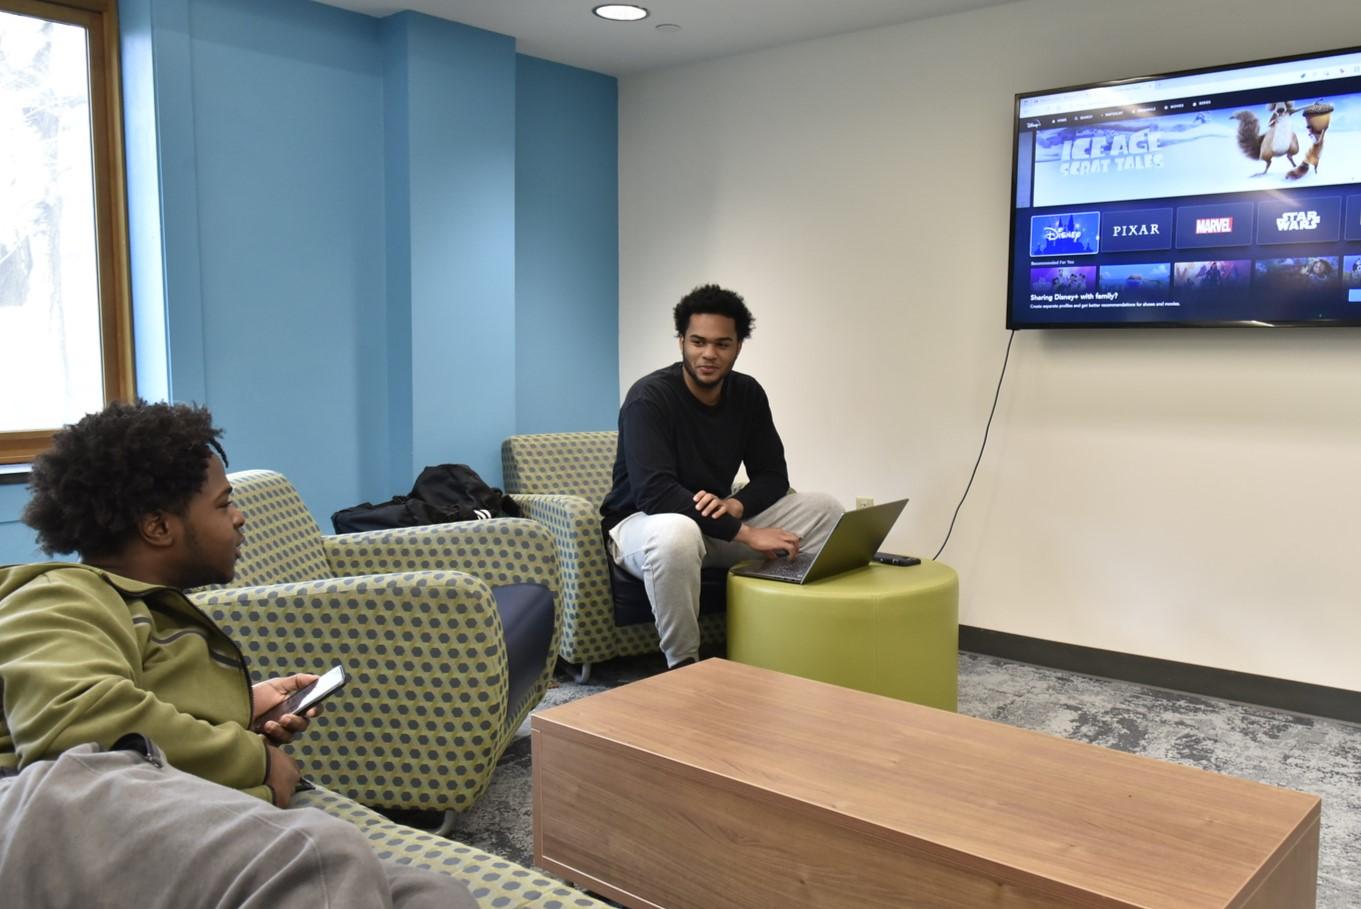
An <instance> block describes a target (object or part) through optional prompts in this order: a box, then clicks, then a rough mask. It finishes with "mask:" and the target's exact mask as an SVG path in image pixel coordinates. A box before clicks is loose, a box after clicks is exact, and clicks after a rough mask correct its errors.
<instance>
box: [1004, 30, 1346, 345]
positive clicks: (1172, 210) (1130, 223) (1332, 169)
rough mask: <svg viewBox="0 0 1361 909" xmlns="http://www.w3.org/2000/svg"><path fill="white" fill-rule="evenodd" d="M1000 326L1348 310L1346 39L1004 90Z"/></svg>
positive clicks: (1291, 318)
mask: <svg viewBox="0 0 1361 909" xmlns="http://www.w3.org/2000/svg"><path fill="white" fill-rule="evenodd" d="M1014 181H1015V182H1014V187H1013V189H1014V191H1013V193H1012V200H1013V202H1012V219H1011V256H1010V269H1009V276H1008V294H1007V327H1008V328H1078V327H1083V328H1091V327H1154V326H1182V325H1361V48H1352V49H1347V50H1337V51H1327V52H1324V53H1318V54H1311V55H1308V56H1301V57H1290V58H1280V59H1276V60H1267V61H1258V62H1255V63H1245V64H1240V65H1235V66H1224V67H1216V68H1213V69H1205V70H1197V71H1194V72H1185V73H1173V74H1169V75H1162V76H1150V77H1146V78H1139V79H1131V80H1123V81H1119V82H1109V83H1102V84H1095V85H1087V86H1077V87H1072V88H1064V89H1055V90H1051V91H1045V92H1035V93H1026V94H1020V95H1017V96H1016V143H1015V154H1014Z"/></svg>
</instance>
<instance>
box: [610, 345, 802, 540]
mask: <svg viewBox="0 0 1361 909" xmlns="http://www.w3.org/2000/svg"><path fill="white" fill-rule="evenodd" d="M742 464H745V465H746V468H747V479H748V483H747V485H746V486H744V487H742V489H741V490H740V491H739V492H738V493H737V494H736V496H734V498H736V499H738V500H739V501H741V503H742V507H743V513H744V514H745V515H755V514H759V513H761V512H762V511H765V510H766V509H767V508H769V507H770V506H771V505H773V504H774V503H775V502H776V501H778V500H779V498H780V497H781V496H783V495H784V494H785V493H786V492H788V491H789V470H788V468H787V467H786V466H785V461H784V443H783V442H781V441H780V434H779V433H778V432H776V431H775V421H774V419H773V418H772V417H771V415H770V401H769V400H767V398H766V393H765V390H764V389H763V388H761V385H760V383H758V382H757V381H756V380H755V379H753V378H752V377H751V376H748V375H744V374H742V373H739V372H732V373H729V374H728V377H727V378H726V379H725V380H724V382H723V392H722V394H721V395H720V397H719V399H718V403H717V404H714V405H713V406H709V405H707V404H704V403H702V402H701V401H700V400H699V399H698V398H696V397H695V396H694V395H693V394H691V393H690V390H689V389H688V388H686V387H685V379H684V377H683V376H682V374H681V364H680V363H673V364H672V365H670V366H666V367H663V368H662V369H659V370H657V371H656V372H653V373H649V374H648V375H646V376H643V377H642V378H641V379H639V380H638V381H637V382H635V383H633V387H632V388H630V389H629V393H628V395H626V396H625V398H624V404H623V406H622V407H620V408H619V449H618V452H617V453H616V454H615V458H614V488H613V489H611V490H610V494H609V495H607V496H606V497H605V501H604V503H603V504H602V505H601V506H600V513H601V515H602V516H603V518H604V526H605V528H606V529H607V530H608V529H609V528H611V527H613V526H614V525H615V524H618V523H619V522H620V521H622V520H623V519H624V518H626V517H628V516H629V515H631V514H633V513H634V512H637V511H641V512H643V513H644V514H668V513H670V514H683V515H686V516H687V517H690V518H692V519H694V521H695V522H696V523H698V524H699V527H700V530H702V531H703V532H704V533H705V534H706V535H708V536H711V537H716V538H717V539H720V540H731V539H732V538H733V537H735V536H736V535H737V532H738V530H740V529H741V527H742V522H741V521H740V520H738V519H737V518H735V517H733V516H731V515H722V516H720V517H717V518H706V517H704V516H702V515H701V514H700V513H699V512H698V511H696V510H695V503H694V495H695V493H696V492H698V491H699V490H701V489H703V490H705V491H706V492H711V493H713V494H714V495H717V496H719V497H720V498H724V497H726V496H727V494H728V491H729V490H731V489H732V483H733V479H734V478H735V477H736V476H737V468H738V467H739V466H740V465H742Z"/></svg>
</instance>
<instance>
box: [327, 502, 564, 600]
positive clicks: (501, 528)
mask: <svg viewBox="0 0 1361 909" xmlns="http://www.w3.org/2000/svg"><path fill="white" fill-rule="evenodd" d="M516 501H517V502H518V501H519V499H518V498H517V499H516ZM321 542H322V547H323V549H324V550H325V553H326V561H327V562H328V563H329V564H330V566H331V570H332V571H333V572H335V574H337V575H339V576H342V577H346V576H351V575H362V574H374V573H376V572H406V571H426V570H431V569H437V570H441V571H463V572H467V573H468V574H471V575H473V576H475V577H478V578H481V579H482V580H483V581H485V582H486V583H487V584H489V585H491V586H493V587H495V586H498V585H501V584H543V585H544V586H545V587H547V588H548V589H549V590H551V591H552V592H553V597H554V599H557V598H558V597H559V596H560V595H561V593H562V579H561V577H560V575H559V573H558V561H557V556H556V554H555V551H554V546H553V537H552V535H551V534H549V533H548V532H547V531H546V530H545V529H544V528H543V527H542V526H540V525H539V524H536V523H535V522H534V521H531V520H528V519H525V518H492V519H491V520H489V521H459V522H456V523H452V524H428V525H425V526H422V527H399V528H396V529H393V530H370V531H367V532H365V533H343V534H331V535H329V536H324V537H322V538H321Z"/></svg>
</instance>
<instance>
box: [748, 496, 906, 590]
mask: <svg viewBox="0 0 1361 909" xmlns="http://www.w3.org/2000/svg"><path fill="white" fill-rule="evenodd" d="M906 504H907V499H899V500H898V501H896V502H885V503H884V504H882V505H872V506H870V507H869V508H857V509H856V510H854V511H848V512H846V513H845V514H843V515H842V516H841V517H840V519H838V520H837V522H836V526H835V527H833V528H832V533H831V536H829V537H827V543H826V545H824V546H823V547H822V549H821V550H819V551H818V553H817V554H816V555H808V554H805V553H802V552H801V553H799V554H798V555H797V556H795V557H794V558H792V559H768V560H767V561H764V562H757V563H751V562H748V563H746V564H745V565H743V566H742V567H739V568H734V569H733V572H732V573H733V574H740V575H742V576H743V577H747V578H765V579H766V580H769V581H788V582H789V583H791V584H807V583H809V582H810V581H820V580H822V579H823V578H830V577H832V576H833V575H838V574H841V573H842V572H846V571H850V570H851V569H853V568H863V567H865V566H866V565H868V564H869V563H870V559H872V558H874V554H875V553H876V552H878V551H879V547H880V546H882V545H883V543H884V540H885V539H886V538H887V537H888V532H889V531H890V530H891V529H892V528H893V523H894V522H895V521H897V520H898V515H900V514H902V513H903V506H905V505H906Z"/></svg>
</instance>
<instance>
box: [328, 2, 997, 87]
mask: <svg viewBox="0 0 1361 909" xmlns="http://www.w3.org/2000/svg"><path fill="white" fill-rule="evenodd" d="M317 2H319V3H326V4H328V5H330V6H339V7H342V8H343V9H348V10H354V11H355V12H360V13H367V14H369V15H371V16H387V15H390V14H392V13H397V12H401V11H403V10H414V11H416V12H421V13H427V14H429V15H431V16H438V17H440V18H443V19H451V20H453V21H454V22H462V23H463V24H465V25H472V26H476V27H477V28H484V29H487V30H489V31H493V32H500V33H501V34H503V35H510V36H512V37H514V38H515V39H516V47H517V49H518V50H519V52H520V53H522V54H528V55H530V56H533V57H542V58H544V59H547V60H553V61H555V62H557V63H566V64H569V65H571V66H579V67H581V68H583V69H589V70H595V71H596V72H601V73H608V74H610V75H613V76H626V75H631V74H633V73H640V72H643V71H645V70H650V69H659V68H661V67H664V66H675V65H676V64H680V63H691V62H694V61H696V60H706V59H711V58H714V57H726V56H728V55H730V54H739V53H742V52H744V51H750V50H758V49H761V48H766V47H779V46H780V45H784V44H792V43H794V42H796V41H806V40H808V39H811V38H821V37H825V36H827V35H839V34H844V33H846V32H853V31H859V30H860V29H865V28H876V27H878V26H881V25H892V24H896V23H899V22H908V21H910V20H913V19H927V18H930V17H932V16H941V15H946V14H948V13H957V12H962V11H964V10H971V9H979V8H981V7H985V6H1000V5H1001V4H1003V3H1009V2H1015V0H634V2H636V3H637V4H638V5H641V6H643V7H645V8H647V9H648V10H650V12H651V15H650V16H648V18H646V19H643V20H641V21H638V22H607V21H605V20H604V19H600V18H598V17H596V16H594V15H592V13H591V10H592V8H594V7H595V6H597V5H598V4H599V3H601V2H603V0H317ZM664 23H670V24H675V25H679V26H680V30H679V31H677V30H674V29H672V30H666V29H660V30H659V29H658V28H657V26H658V25H661V24H664Z"/></svg>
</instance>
